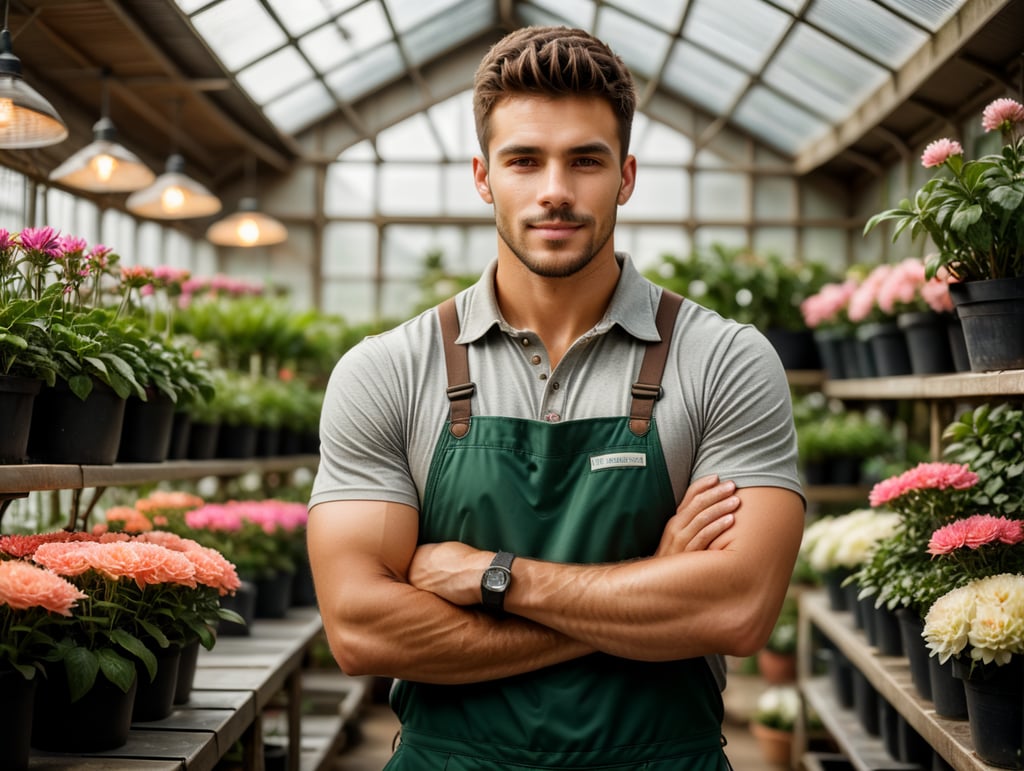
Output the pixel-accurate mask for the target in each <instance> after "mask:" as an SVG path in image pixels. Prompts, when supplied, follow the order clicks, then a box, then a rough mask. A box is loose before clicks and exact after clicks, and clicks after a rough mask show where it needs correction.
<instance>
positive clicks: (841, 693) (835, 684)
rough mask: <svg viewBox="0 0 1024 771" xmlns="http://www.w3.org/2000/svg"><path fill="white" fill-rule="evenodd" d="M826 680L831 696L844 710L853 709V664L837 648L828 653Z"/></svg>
mask: <svg viewBox="0 0 1024 771" xmlns="http://www.w3.org/2000/svg"><path fill="white" fill-rule="evenodd" d="M828 653H829V656H828V678H829V683H830V684H831V686H832V695H833V696H835V698H836V702H838V704H839V706H841V707H843V708H844V709H853V664H851V663H850V660H849V659H848V658H846V654H845V653H843V652H842V651H841V650H839V649H838V648H832V649H830V650H829V651H828Z"/></svg>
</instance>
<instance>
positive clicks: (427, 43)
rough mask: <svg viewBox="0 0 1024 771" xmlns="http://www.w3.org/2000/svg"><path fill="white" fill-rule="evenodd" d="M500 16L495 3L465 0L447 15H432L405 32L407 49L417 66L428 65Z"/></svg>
mask: <svg viewBox="0 0 1024 771" xmlns="http://www.w3.org/2000/svg"><path fill="white" fill-rule="evenodd" d="M496 14H497V11H496V9H495V7H494V4H493V3H480V2H474V0H461V2H460V3H459V6H458V7H457V8H452V7H450V8H449V9H448V10H447V11H446V12H445V14H444V15H443V16H442V15H437V16H432V17H430V18H428V19H427V20H426V21H425V22H424V23H423V24H420V25H419V26H418V27H416V29H412V30H409V31H408V32H407V33H405V35H404V36H403V41H404V43H405V50H406V52H407V53H408V54H409V58H410V59H412V63H413V64H414V65H417V66H418V65H421V64H425V63H426V62H428V61H430V60H431V59H433V58H435V57H436V56H438V55H439V54H443V53H444V52H445V51H448V50H450V49H451V48H453V47H455V46H456V45H458V44H459V42H460V41H463V40H465V39H466V38H468V37H475V36H476V35H477V34H478V33H480V32H482V31H483V30H485V29H487V28H488V27H489V26H491V25H492V24H495V23H496V22H497V15H496Z"/></svg>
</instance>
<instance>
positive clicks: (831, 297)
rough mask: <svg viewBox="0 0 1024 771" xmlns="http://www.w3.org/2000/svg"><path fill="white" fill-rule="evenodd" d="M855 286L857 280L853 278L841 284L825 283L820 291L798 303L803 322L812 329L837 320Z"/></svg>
mask: <svg viewBox="0 0 1024 771" xmlns="http://www.w3.org/2000/svg"><path fill="white" fill-rule="evenodd" d="M856 288H857V282H856V281H855V280H854V279H847V280H846V281H844V282H843V283H841V284H837V283H830V284H825V286H823V287H822V288H821V290H820V291H818V292H817V293H815V294H813V295H811V296H810V297H808V298H806V299H805V300H804V301H803V302H801V303H800V312H801V313H802V314H803V317H804V323H806V324H807V326H808V327H809V328H811V329H814V328H816V327H819V326H821V325H822V324H827V323H829V322H833V321H838V320H839V315H840V314H841V313H842V312H843V311H844V310H845V309H846V307H847V305H848V303H849V302H850V296H851V295H852V294H853V292H854V290H855V289H856Z"/></svg>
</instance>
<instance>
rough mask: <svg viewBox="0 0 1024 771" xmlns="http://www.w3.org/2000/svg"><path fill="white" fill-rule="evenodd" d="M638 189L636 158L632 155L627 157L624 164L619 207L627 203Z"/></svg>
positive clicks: (618, 199)
mask: <svg viewBox="0 0 1024 771" xmlns="http://www.w3.org/2000/svg"><path fill="white" fill-rule="evenodd" d="M635 188H636V158H635V157H634V156H632V155H627V156H626V162H625V163H623V164H622V182H621V183H620V185H619V196H618V198H617V199H616V200H617V201H618V203H619V206H622V204H624V203H626V201H628V200H629V199H630V198H631V197H632V196H633V190H634V189H635Z"/></svg>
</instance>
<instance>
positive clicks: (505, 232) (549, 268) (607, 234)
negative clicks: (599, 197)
mask: <svg viewBox="0 0 1024 771" xmlns="http://www.w3.org/2000/svg"><path fill="white" fill-rule="evenodd" d="M555 219H556V220H557V221H559V222H572V223H579V224H582V225H592V224H593V223H594V218H593V217H582V216H578V215H575V214H572V213H571V212H570V213H564V214H561V215H560V216H559V217H557V218H555ZM541 221H543V222H551V221H552V218H551V217H544V218H542V219H537V220H536V222H541ZM495 224H496V226H497V229H498V237H499V238H500V239H501V240H502V241H503V242H504V243H505V245H506V246H507V247H508V248H509V251H511V252H512V254H514V255H515V256H516V259H518V260H519V262H520V263H522V265H523V267H525V268H526V269H527V270H529V271H530V272H531V273H533V274H534V275H536V276H540V277H541V278H568V277H569V276H573V275H575V274H577V273H579V272H580V271H581V270H583V269H584V268H585V267H587V266H588V265H589V264H590V263H591V262H592V261H593V259H594V257H595V256H597V254H598V253H599V252H600V251H601V250H602V249H603V248H604V247H605V245H606V244H607V243H608V240H609V239H610V238H611V236H612V232H613V231H614V230H615V217H614V215H613V216H612V219H611V222H610V224H609V226H608V228H607V230H604V231H600V232H598V233H597V238H598V239H599V240H600V243H598V242H597V241H596V240H594V239H592V240H591V241H590V242H589V243H587V244H585V245H584V246H583V247H582V248H581V249H580V250H579V251H578V252H576V253H575V254H572V255H569V256H566V257H563V258H561V259H559V260H557V261H555V260H550V259H544V258H543V257H539V256H537V255H536V254H535V253H534V252H532V251H531V250H530V249H529V248H528V247H527V246H526V243H525V241H526V239H525V237H523V238H521V239H516V238H515V236H514V234H513V232H512V229H511V228H510V227H509V226H508V224H507V222H506V221H505V220H504V218H502V217H498V218H496V222H495ZM530 224H532V221H530V220H524V221H523V222H522V224H521V228H522V232H523V233H527V232H529V226H530ZM546 243H547V245H548V247H547V248H548V249H549V250H550V251H559V250H561V249H562V248H563V247H564V246H565V244H566V243H567V240H557V241H547V242H546Z"/></svg>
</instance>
